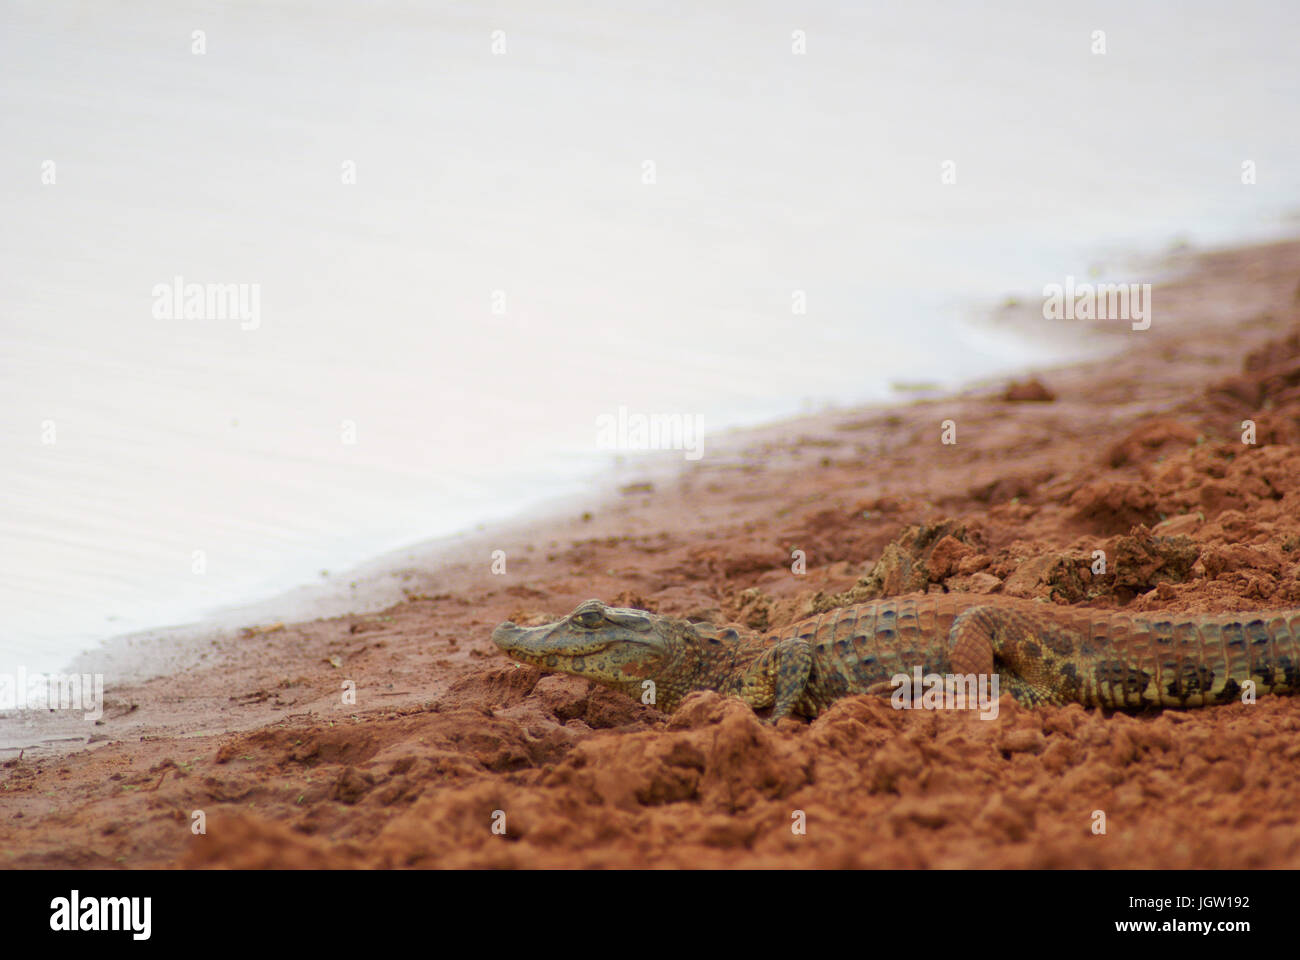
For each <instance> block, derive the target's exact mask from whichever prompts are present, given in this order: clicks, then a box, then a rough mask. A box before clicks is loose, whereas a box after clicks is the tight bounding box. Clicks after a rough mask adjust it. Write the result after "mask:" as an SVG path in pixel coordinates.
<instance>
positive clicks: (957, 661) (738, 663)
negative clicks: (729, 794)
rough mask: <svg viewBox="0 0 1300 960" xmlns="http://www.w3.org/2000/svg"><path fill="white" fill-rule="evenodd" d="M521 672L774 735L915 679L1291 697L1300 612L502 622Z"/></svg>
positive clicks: (1019, 693) (998, 602)
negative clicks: (764, 623)
mask: <svg viewBox="0 0 1300 960" xmlns="http://www.w3.org/2000/svg"><path fill="white" fill-rule="evenodd" d="M492 639H493V641H494V642H495V643H496V644H497V646H499V647H500V648H501V649H502V650H504V651H505V652H506V653H507V654H509V655H510V656H511V657H513V658H514V659H516V660H519V661H523V662H525V663H531V664H534V665H536V666H538V667H541V668H542V669H543V670H548V671H552V672H558V673H568V674H572V675H574V676H578V677H585V678H587V679H589V680H595V681H597V682H598V683H602V684H604V685H606V686H610V687H613V688H615V689H617V690H621V691H623V692H624V693H626V694H628V695H629V696H632V697H635V698H637V699H642V695H643V691H644V690H645V689H646V686H645V681H647V680H650V681H653V689H654V702H655V705H656V706H658V707H659V708H660V709H661V710H665V711H668V712H671V711H673V710H675V709H676V708H677V706H678V704H680V703H681V702H682V700H683V699H684V698H685V697H686V695H687V694H688V693H691V692H692V691H695V690H716V691H718V692H719V693H722V694H727V695H730V696H736V697H740V698H741V699H742V700H744V701H745V702H746V703H748V704H749V705H750V706H751V707H752V708H754V709H755V710H762V709H765V708H767V707H771V708H772V712H771V720H772V722H775V721H776V720H779V719H780V718H781V717H785V716H789V715H790V714H792V713H797V714H800V715H802V716H805V717H815V716H817V714H818V713H820V712H821V711H823V710H825V709H826V708H827V707H828V706H829V705H830V704H831V703H833V702H834V701H836V700H838V699H839V698H841V697H845V696H850V695H852V694H857V693H869V694H887V693H888V692H890V690H891V689H892V686H891V684H890V678H891V677H893V676H895V675H897V674H909V675H910V674H911V673H912V670H913V668H914V667H916V666H920V667H921V669H922V672H923V673H925V674H931V673H936V674H963V675H966V674H986V675H987V674H992V673H994V672H996V673H997V674H998V675H999V684H1000V687H1001V689H1002V690H1003V691H1009V692H1010V693H1011V694H1012V695H1013V696H1015V697H1016V699H1017V700H1019V701H1021V702H1023V703H1029V704H1040V703H1056V704H1060V703H1082V704H1085V705H1087V706H1097V707H1105V708H1108V709H1118V710H1139V709H1143V708H1147V707H1175V708H1186V707H1200V706H1209V705H1212V704H1219V703H1230V702H1232V701H1234V700H1237V699H1239V698H1240V697H1241V695H1242V692H1243V684H1244V683H1245V682H1246V681H1247V680H1253V681H1254V682H1255V692H1256V693H1257V694H1266V693H1272V694H1291V693H1296V692H1300V610H1288V611H1282V612H1276V613H1231V614H1160V613H1155V614H1143V615H1136V616H1135V615H1131V614H1126V613H1119V612H1110V611H1102V610H1088V609H1084V608H1078V607H1059V606H1049V605H1046V604H1042V603H1035V602H1033V601H1029V600H1015V599H1011V598H1009V597H989V596H963V595H961V594H926V595H918V596H909V597H897V598H894V599H890V600H878V601H876V602H874V603H864V604H858V605H857V606H852V607H844V608H842V609H838V610H831V611H828V612H827V613H824V614H821V615H819V616H816V617H810V618H808V619H807V620H800V621H799V622H798V623H794V624H791V625H790V626H788V627H785V628H783V629H781V630H778V631H775V632H772V633H769V634H767V635H765V636H763V635H760V634H758V633H755V632H752V631H749V630H745V629H743V628H739V627H733V626H728V627H716V626H713V625H712V624H707V623H689V622H687V621H685V620H679V619H675V618H672V617H663V616H658V615H656V614H651V613H647V612H645V611H644V610H632V609H628V608H622V607H607V606H606V605H605V604H603V603H601V602H600V601H599V600H588V601H587V602H586V603H582V604H580V605H579V606H578V607H577V609H575V610H574V611H573V613H571V614H569V615H568V616H567V617H565V618H564V619H562V620H560V621H558V622H556V623H552V624H547V625H545V626H541V627H531V628H529V627H518V626H515V624H513V623H510V622H509V621H507V622H506V623H503V624H501V625H500V626H499V627H497V628H496V630H494V631H493V632H492Z"/></svg>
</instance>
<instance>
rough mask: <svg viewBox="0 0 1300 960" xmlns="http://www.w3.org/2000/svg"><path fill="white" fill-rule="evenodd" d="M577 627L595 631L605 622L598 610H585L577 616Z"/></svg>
mask: <svg viewBox="0 0 1300 960" xmlns="http://www.w3.org/2000/svg"><path fill="white" fill-rule="evenodd" d="M577 619H578V626H581V627H586V628H587V629H588V630H595V629H596V628H597V627H599V626H600V625H601V624H603V623H604V622H605V616H604V614H602V613H600V612H599V611H598V610H586V611H584V612H582V613H580V614H578V618H577Z"/></svg>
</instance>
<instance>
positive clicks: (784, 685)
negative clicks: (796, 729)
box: [737, 639, 813, 723]
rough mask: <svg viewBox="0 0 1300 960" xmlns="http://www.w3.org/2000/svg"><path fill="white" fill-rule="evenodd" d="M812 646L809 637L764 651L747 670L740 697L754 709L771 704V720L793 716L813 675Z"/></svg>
mask: <svg viewBox="0 0 1300 960" xmlns="http://www.w3.org/2000/svg"><path fill="white" fill-rule="evenodd" d="M812 663H813V654H812V647H811V646H809V645H808V643H807V641H805V640H798V639H790V640H782V641H781V642H780V643H778V644H776V646H774V647H770V648H769V649H767V650H765V651H763V654H762V656H760V657H759V658H758V659H757V660H755V661H754V662H753V663H752V664H751V665H750V667H749V669H748V670H746V671H745V674H744V677H743V678H742V679H741V683H740V689H739V690H738V691H737V696H739V697H740V698H741V699H742V700H744V701H745V702H746V703H747V704H749V705H750V707H751V708H753V709H754V710H761V709H762V708H763V707H766V706H769V705H770V706H771V707H772V715H771V717H769V718H768V722H769V723H776V722H777V721H778V720H780V719H781V718H782V717H788V716H790V714H791V712H793V710H794V706H795V704H796V703H798V702H799V700H800V699H801V698H802V697H803V695H804V692H805V691H806V689H807V687H808V678H809V676H811V675H812Z"/></svg>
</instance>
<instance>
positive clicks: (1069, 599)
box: [0, 242, 1300, 867]
mask: <svg viewBox="0 0 1300 960" xmlns="http://www.w3.org/2000/svg"><path fill="white" fill-rule="evenodd" d="M1297 280H1300V242H1292V243H1283V244H1272V245H1267V246H1260V247H1251V248H1246V249H1240V250H1233V251H1225V252H1220V253H1213V254H1208V255H1205V256H1203V257H1198V258H1196V265H1195V268H1194V269H1192V270H1189V271H1187V272H1184V273H1182V274H1181V275H1180V276H1178V278H1177V279H1175V280H1173V281H1171V282H1169V283H1167V284H1163V285H1161V286H1159V287H1157V288H1156V290H1155V293H1154V297H1155V300H1154V305H1155V306H1154V314H1153V322H1152V324H1151V327H1150V329H1148V330H1142V331H1135V330H1132V329H1131V326H1130V325H1129V324H1128V323H1125V322H1122V321H1105V322H1091V323H1088V324H1084V323H1083V322H1080V321H1075V322H1073V326H1072V329H1074V330H1075V331H1076V332H1078V331H1081V330H1086V331H1088V336H1087V340H1088V341H1090V342H1091V341H1092V340H1094V339H1095V340H1097V341H1099V342H1100V343H1113V344H1114V346H1115V351H1116V352H1114V353H1113V354H1112V355H1111V356H1109V357H1108V358H1106V359H1103V360H1092V361H1088V362H1084V363H1080V364H1076V365H1074V366H1069V367H1062V368H1056V369H1051V370H1043V371H1040V372H1039V373H1038V375H1037V377H1036V379H1034V380H1032V381H1028V380H1025V381H1022V382H1020V383H1018V384H1008V383H1006V382H1005V381H1002V382H997V383H992V384H988V385H985V386H981V387H975V388H972V389H969V390H966V391H964V392H962V393H961V394H958V395H956V396H948V397H939V398H927V399H924V400H919V401H917V402H915V403H911V404H906V405H901V406H889V407H872V408H864V409H861V410H855V411H836V412H833V413H828V414H823V415H818V416H814V417H809V418H805V419H801V420H796V421H791V422H788V423H784V424H780V425H775V426H773V427H769V428H764V429H762V430H756V431H750V432H746V433H744V434H737V435H735V437H733V438H731V439H728V440H726V441H725V442H723V443H721V444H715V445H714V446H712V447H711V448H710V450H709V452H708V453H707V454H706V456H705V457H704V458H703V459H702V460H700V461H699V462H697V463H688V464H686V465H685V466H684V468H683V470H682V472H681V473H680V474H679V475H676V476H666V475H662V474H657V475H655V476H653V477H652V476H649V475H647V476H645V477H639V476H632V475H629V477H628V478H627V482H626V483H624V484H623V486H622V489H621V492H619V493H618V494H617V495H616V496H615V497H614V498H613V499H612V500H610V501H608V502H603V503H597V502H593V503H591V504H590V505H589V506H587V507H586V508H585V509H582V510H579V509H574V510H573V511H571V512H570V513H569V514H568V515H567V516H564V517H562V518H560V519H557V520H553V521H549V522H546V523H538V524H533V525H529V526H521V527H517V528H514V529H513V530H494V531H487V532H484V533H482V534H477V535H475V536H473V537H468V538H464V539H462V540H460V541H457V542H455V543H452V544H445V545H443V546H442V547H441V548H440V552H439V555H438V557H437V559H436V561H435V560H434V559H433V558H432V555H430V556H429V557H423V558H422V557H416V558H415V559H413V561H412V563H411V565H410V567H409V568H407V569H405V570H401V571H398V572H397V573H396V574H394V576H395V577H396V578H397V582H398V583H400V587H399V589H401V590H402V591H403V592H404V599H403V600H401V602H398V603H396V604H394V605H392V606H390V607H388V608H386V609H384V610H382V611H376V612H370V613H364V614H361V613H353V614H349V615H345V616H340V617H335V618H332V619H325V620H314V621H310V622H302V623H288V624H283V623H266V622H250V623H248V624H246V628H247V629H245V630H242V631H236V632H234V633H227V634H224V635H221V636H217V637H204V638H195V637H191V638H188V640H187V641H186V643H187V644H188V646H186V647H185V656H183V657H178V658H177V659H176V661H175V663H174V664H173V667H174V670H173V672H171V673H170V674H168V675H166V676H160V677H154V678H152V679H137V680H133V681H128V682H117V683H111V684H110V685H109V686H108V688H107V689H106V703H105V711H104V716H103V718H102V720H101V721H100V723H99V725H96V726H94V727H93V728H92V729H93V730H94V733H93V734H92V735H91V736H90V737H89V742H87V743H86V747H87V749H80V750H76V751H75V752H70V751H69V750H68V749H67V748H68V747H72V746H77V745H79V744H78V741H73V740H68V741H62V742H61V743H60V742H59V741H56V740H54V738H55V737H58V736H64V735H67V736H73V735H74V734H73V733H68V734H64V733H61V732H59V731H62V730H64V729H65V728H66V727H67V725H68V724H70V723H80V724H81V728H80V729H79V731H78V732H77V733H76V734H75V735H76V736H78V737H79V738H80V740H81V741H85V740H86V739H87V738H86V737H85V734H84V730H85V722H84V721H80V720H78V721H70V720H66V719H56V720H55V721H53V722H51V721H50V720H49V717H48V715H42V716H40V717H30V716H26V717H24V716H11V717H9V718H7V719H5V720H4V721H0V734H2V735H3V736H4V737H5V738H6V740H8V741H11V742H12V741H13V740H14V738H15V737H17V739H19V740H21V739H22V736H21V733H22V731H23V730H27V731H30V732H31V737H30V739H31V740H32V742H33V743H34V744H38V743H41V742H43V741H50V742H47V743H46V748H45V749H44V750H35V751H24V752H22V753H21V755H20V754H19V753H18V752H17V751H7V752H5V753H4V754H3V766H0V786H2V787H3V789H2V791H0V838H2V839H3V840H4V849H5V851H6V855H7V856H8V863H9V865H11V866H25V867H40V866H87V867H156V866H232V867H241V866H642V865H654V866H867V867H936V866H941V867H996V866H1007V867H1016V866H1059V867H1068V866H1086V867H1260V866H1272V867H1296V866H1300V790H1298V789H1297V787H1300V747H1298V746H1296V743H1295V739H1296V731H1297V730H1300V701H1296V700H1269V699H1268V698H1265V699H1263V700H1261V701H1260V703H1258V704H1257V705H1254V706H1247V705H1244V704H1237V705H1232V706H1227V707H1221V708H1217V709H1213V710H1207V711H1197V712H1192V713H1188V714H1178V715H1175V714H1172V713H1169V714H1164V715H1158V716H1144V717H1137V718H1133V717H1124V716H1115V717H1103V716H1101V715H1100V714H1099V713H1097V712H1096V711H1092V712H1089V711H1086V710H1084V709H1082V708H1080V707H1077V706H1072V707H1065V708H1045V709H1041V710H1034V711H1028V710H1022V709H1018V708H1017V707H1015V705H1014V704H1012V703H1010V702H1009V701H1006V702H1004V704H1003V710H1002V712H1001V715H1000V718H999V719H998V720H997V721H995V722H992V723H988V722H981V721H979V720H977V719H975V718H973V717H968V716H965V715H952V714H939V715H933V716H921V717H918V716H917V715H914V714H910V713H895V712H894V711H892V710H890V709H889V707H888V705H887V704H886V703H878V702H875V701H869V700H866V699H863V698H854V699H851V700H847V701H844V702H842V703H840V704H838V705H836V706H835V707H834V708H833V709H832V710H831V711H829V712H828V713H827V714H826V715H824V716H823V717H821V718H819V719H818V720H817V721H816V722H815V723H812V724H794V723H789V724H783V725H782V726H781V727H779V728H778V729H775V730H773V729H769V728H767V727H765V726H763V725H761V724H759V723H758V722H757V721H756V720H755V718H754V717H753V715H752V713H750V712H749V711H748V709H747V708H744V707H743V706H742V705H740V704H738V703H735V702H731V701H724V700H719V699H717V698H714V697H708V696H706V697H704V698H702V699H700V700H698V701H696V702H695V703H694V704H693V705H692V707H691V709H689V710H686V711H684V712H683V713H679V714H678V715H676V716H674V717H673V718H671V719H670V718H665V717H662V716H661V715H659V714H658V713H656V712H655V711H653V710H652V709H651V708H648V707H642V706H639V705H635V704H631V703H629V702H627V701H625V700H623V699H622V698H620V697H619V696H617V695H615V694H613V693H610V692H608V691H604V690H600V689H594V688H593V689H589V688H588V685H587V684H586V683H585V682H582V681H579V680H576V679H572V678H563V677H553V676H542V675H540V674H538V673H537V672H536V671H535V670H532V669H527V668H520V667H516V666H514V665H512V664H510V663H509V662H508V661H506V660H505V659H504V658H502V657H501V656H500V654H499V653H498V652H497V651H496V649H495V648H494V647H493V645H492V644H491V643H490V641H489V639H488V636H489V633H490V631H491V629H492V627H493V626H494V625H495V624H496V623H498V622H500V621H501V620H505V619H513V620H516V621H524V622H527V621H530V620H540V619H541V618H544V617H553V616H555V615H559V614H562V613H565V612H567V611H568V610H570V609H571V608H572V607H573V606H574V605H576V604H577V603H578V602H580V601H582V600H584V599H587V598H589V597H600V598H602V599H604V600H606V601H609V602H616V603H619V604H622V605H632V606H643V607H646V608H648V609H653V610H657V611H659V612H663V613H671V614H675V615H688V616H701V617H709V618H717V619H726V620H734V621H738V622H742V623H745V624H748V625H750V626H753V627H765V626H770V625H777V624H780V623H785V622H789V621H791V620H793V619H796V618H798V617H800V616H804V615H806V614H808V613H809V612H811V611H813V610H815V609H820V608H823V607H825V606H826V605H829V604H835V603H838V602H843V601H844V600H846V599H851V598H866V597H869V596H878V595H894V594H898V593H904V592H908V591H910V590H916V589H922V590H945V589H946V590H952V591H962V592H990V593H993V592H998V593H1005V594H1009V595H1014V596H1024V597H1037V598H1042V599H1043V600H1044V601H1045V602H1048V603H1081V604H1087V605H1091V606H1097V607H1106V608H1117V607H1126V608H1128V609H1131V610H1135V611H1137V610H1142V611H1153V610H1207V611H1208V610H1244V609H1266V608H1271V607H1279V606H1300V578H1298V575H1300V509H1297V507H1300V339H1298V337H1297V330H1298V329H1300V328H1298V326H1297V324H1298V323H1300V302H1298V300H1297V297H1298V296H1300V290H1298V289H1297ZM1004 312H1005V314H1006V316H1005V318H1004V319H1005V322H1006V323H1007V324H1009V325H1011V326H1012V327H1013V328H1014V329H1019V330H1022V331H1024V335H1025V336H1026V337H1034V336H1045V335H1047V334H1046V332H1045V331H1046V328H1045V326H1044V324H1045V323H1047V321H1044V320H1042V318H1041V304H1040V303H1039V302H1033V303H1025V304H1022V305H1008V307H1007V309H1006V311H1004ZM1288 337H1289V339H1288ZM855 362H860V363H870V362H882V360H881V358H875V359H873V358H859V359H857V360H855ZM948 420H951V421H952V422H953V424H954V426H955V429H956V440H957V442H956V443H955V444H943V443H941V442H940V440H941V429H942V428H941V424H942V423H943V422H944V421H948ZM1244 420H1252V421H1254V423H1255V431H1256V436H1255V440H1256V443H1254V444H1253V445H1245V444H1243V443H1242V422H1243V421H1244ZM633 472H634V471H633ZM1099 549H1100V550H1104V551H1105V552H1106V555H1107V557H1110V558H1114V562H1113V563H1112V565H1111V567H1110V569H1109V572H1108V573H1107V574H1106V575H1105V576H1101V577H1094V576H1092V575H1091V574H1090V573H1089V572H1088V570H1089V567H1090V564H1091V563H1092V557H1093V552H1094V551H1095V550H1099ZM494 551H501V554H500V555H499V557H502V558H504V563H505V571H504V573H494V572H493V552H494ZM795 551H802V554H803V556H804V557H805V558H806V573H803V574H798V575H797V574H795V573H793V572H792V569H791V567H792V563H793V559H792V558H793V555H794V552H795ZM498 569H499V566H498ZM145 672H147V671H145ZM139 675H140V676H143V673H139ZM349 684H350V685H354V688H355V702H354V703H351V702H344V693H345V687H346V686H347V685H349ZM56 717H57V715H56ZM29 723H30V724H31V726H22V727H21V729H18V730H16V729H15V725H26V724H29ZM498 810H500V811H504V814H505V820H506V828H507V831H506V834H505V835H504V836H499V835H496V834H494V833H493V832H492V824H493V819H494V816H498V815H495V814H494V811H498ZM794 810H802V811H804V813H805V814H806V816H807V822H808V828H807V833H806V835H802V836H799V835H795V834H793V833H792V832H791V830H790V823H791V815H792V811H794ZM1096 810H1103V811H1105V812H1106V817H1107V823H1108V828H1107V832H1106V834H1105V835H1101V836H1099V835H1096V834H1094V833H1093V832H1092V829H1091V828H1092V824H1093V822H1094V817H1093V812H1094V811H1096ZM196 812H201V813H202V819H203V822H204V824H205V829H206V833H205V834H203V835H195V834H194V833H193V832H192V831H191V824H192V822H193V820H194V815H195V813H196Z"/></svg>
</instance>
